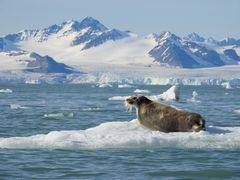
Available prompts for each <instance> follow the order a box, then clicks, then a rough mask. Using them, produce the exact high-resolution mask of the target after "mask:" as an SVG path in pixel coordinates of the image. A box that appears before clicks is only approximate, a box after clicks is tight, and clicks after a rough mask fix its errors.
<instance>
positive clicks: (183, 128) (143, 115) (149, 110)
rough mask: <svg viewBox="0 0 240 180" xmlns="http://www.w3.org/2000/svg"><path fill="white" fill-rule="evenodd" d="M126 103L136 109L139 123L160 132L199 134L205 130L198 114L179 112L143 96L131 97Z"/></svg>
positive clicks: (202, 120)
mask: <svg viewBox="0 0 240 180" xmlns="http://www.w3.org/2000/svg"><path fill="white" fill-rule="evenodd" d="M126 103H127V104H129V105H132V106H134V107H135V108H136V111H137V115H138V120H139V121H140V123H141V124H142V125H143V126H145V127H147V128H149V129H151V130H157V131H162V132H199V131H200V130H205V120H204V119H203V118H202V116H201V115H200V114H197V113H193V112H186V111H179V110H177V109H175V108H172V107H170V106H167V105H163V104H160V103H157V102H154V101H151V100H150V99H148V98H146V97H145V96H131V97H129V98H127V99H126Z"/></svg>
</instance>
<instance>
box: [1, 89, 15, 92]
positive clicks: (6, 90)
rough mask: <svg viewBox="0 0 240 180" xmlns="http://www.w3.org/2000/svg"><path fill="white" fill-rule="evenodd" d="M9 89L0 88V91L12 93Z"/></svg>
mask: <svg viewBox="0 0 240 180" xmlns="http://www.w3.org/2000/svg"><path fill="white" fill-rule="evenodd" d="M12 92H13V91H12V90H11V89H0V93H12Z"/></svg>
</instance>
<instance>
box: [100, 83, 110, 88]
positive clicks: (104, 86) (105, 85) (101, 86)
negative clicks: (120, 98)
mask: <svg viewBox="0 0 240 180" xmlns="http://www.w3.org/2000/svg"><path fill="white" fill-rule="evenodd" d="M97 86H98V87H100V88H106V87H112V85H111V84H106V83H104V84H98V85H97Z"/></svg>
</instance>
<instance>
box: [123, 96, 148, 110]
mask: <svg viewBox="0 0 240 180" xmlns="http://www.w3.org/2000/svg"><path fill="white" fill-rule="evenodd" d="M149 102H151V100H150V99H148V98H146V97H145V96H130V97H129V98H127V99H126V100H125V106H126V108H127V109H128V110H130V111H131V110H132V108H133V107H135V108H138V107H139V106H140V105H141V104H142V103H149Z"/></svg>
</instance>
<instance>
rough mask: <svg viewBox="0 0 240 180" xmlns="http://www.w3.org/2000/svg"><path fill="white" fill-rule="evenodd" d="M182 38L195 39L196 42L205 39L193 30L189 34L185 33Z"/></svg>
mask: <svg viewBox="0 0 240 180" xmlns="http://www.w3.org/2000/svg"><path fill="white" fill-rule="evenodd" d="M183 39H184V40H188V41H196V42H203V41H205V39H204V38H203V37H202V36H200V35H198V34H197V33H195V32H193V33H190V34H189V35H187V36H186V37H184V38H183Z"/></svg>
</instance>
